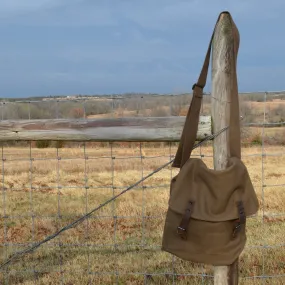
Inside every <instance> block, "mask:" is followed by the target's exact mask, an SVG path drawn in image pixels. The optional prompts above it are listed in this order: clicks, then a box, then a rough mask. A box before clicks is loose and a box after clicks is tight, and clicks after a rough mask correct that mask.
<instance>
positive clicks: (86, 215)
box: [0, 126, 229, 269]
mask: <svg viewBox="0 0 285 285" xmlns="http://www.w3.org/2000/svg"><path fill="white" fill-rule="evenodd" d="M228 128H229V126H226V127H224V128H222V129H221V130H220V131H218V132H217V133H215V134H212V135H210V136H207V137H206V138H204V139H202V140H201V141H200V142H198V143H196V144H195V145H194V147H193V149H195V148H197V147H199V146H201V145H202V144H203V143H205V142H206V141H209V140H212V139H214V138H215V137H217V136H218V135H220V134H221V133H223V132H224V131H226V130H227V129H228ZM173 161H174V159H172V160H170V161H169V162H167V163H165V164H163V165H162V166H160V167H159V168H157V169H155V170H154V171H152V172H151V173H149V174H148V175H146V176H144V177H143V178H142V179H140V180H139V181H137V182H136V183H134V184H132V185H131V186H129V187H128V188H126V189H125V190H123V191H121V192H120V193H119V194H117V195H113V197H112V198H110V199H109V200H107V201H105V202H104V203H102V204H100V205H99V206H98V207H96V208H94V209H93V210H91V211H90V212H88V213H87V214H85V215H84V216H82V217H80V218H79V219H77V220H75V221H74V222H72V223H70V224H69V225H67V226H65V227H63V228H61V229H60V230H59V231H57V232H55V233H54V234H52V235H50V236H48V237H46V238H45V239H44V240H42V241H41V242H38V243H36V244H34V245H33V246H31V247H29V248H27V249H24V250H22V251H19V252H16V253H15V254H13V255H12V256H11V257H10V258H9V259H8V260H6V261H5V262H3V263H2V264H0V269H1V268H3V267H5V266H6V265H8V264H9V263H11V262H12V261H13V260H15V259H17V258H19V257H20V256H23V255H25V254H28V253H30V252H32V251H34V250H35V249H36V248H38V247H40V246H41V245H42V244H44V243H46V242H48V241H50V240H52V239H54V238H55V237H57V236H58V235H60V234H61V233H62V232H64V231H66V230H69V229H71V228H74V227H75V226H77V225H78V224H80V223H81V222H83V221H84V220H85V219H87V218H88V217H90V216H91V215H92V214H93V213H94V212H96V211H98V210H99V209H101V208H102V207H104V206H106V205H107V204H109V203H111V202H112V201H114V200H116V199H117V198H119V197H120V196H122V195H123V194H124V193H126V192H128V191H129V190H131V189H133V188H134V187H135V186H137V185H139V184H140V183H142V182H143V181H144V180H146V179H148V178H149V177H151V176H153V175H154V174H155V173H157V172H159V171H160V170H161V169H163V168H165V167H167V166H168V165H170V164H171V163H172V162H173ZM59 216H60V214H59Z"/></svg>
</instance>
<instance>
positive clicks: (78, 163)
mask: <svg viewBox="0 0 285 285" xmlns="http://www.w3.org/2000/svg"><path fill="white" fill-rule="evenodd" d="M283 133H284V132H283ZM175 150H176V146H172V147H171V148H170V147H166V146H161V145H160V144H159V143H157V144H154V145H153V146H145V145H143V144H142V148H141V149H140V147H139V144H135V143H133V144H132V145H131V147H128V146H125V147H123V146H114V147H113V148H112V153H111V149H110V147H102V146H99V145H97V146H96V145H93V146H92V147H91V146H89V145H87V147H86V149H84V148H83V147H77V148H75V147H70V148H69V147H65V148H62V149H58V150H57V149H55V148H47V149H37V148H31V149H30V148H29V147H4V148H3V154H2V157H3V158H4V161H2V167H1V176H2V199H1V200H0V201H1V202H0V209H1V221H0V232H1V234H0V245H1V247H0V263H2V262H3V261H4V260H5V259H6V258H7V257H8V256H10V255H11V254H12V253H13V252H15V251H18V250H22V249H24V248H25V247H26V246H27V245H28V244H29V243H32V242H35V241H40V240H42V239H43V238H45V237H46V236H48V235H50V234H53V233H54V232H55V231H56V230H58V229H60V228H61V227H62V226H65V225H67V224H68V223H70V222H72V221H74V220H75V219H76V218H78V217H80V216H81V215H83V214H84V213H86V212H88V211H90V210H91V209H92V208H95V207H96V206H98V205H99V204H100V203H102V202H104V201H105V200H107V199H109V198H111V197H112V196H113V195H114V194H117V193H119V192H120V191H121V190H123V189H125V188H126V187H127V186H129V185H131V184H132V183H135V182H136V181H138V180H139V179H141V178H142V176H145V175H147V174H148V173H150V172H152V171H153V170H155V169H156V168H158V167H159V166H161V165H162V164H164V163H166V162H167V161H169V159H170V154H172V155H173V154H174V153H175ZM263 151H264V152H265V153H266V154H267V155H266V156H264V157H262V156H261V154H262V148H261V146H260V145H256V146H252V145H251V146H248V147H244V148H243V149H242V152H243V161H244V162H245V164H246V166H247V167H248V170H249V173H250V176H251V179H252V181H253V184H254V186H255V190H256V193H257V195H258V198H259V202H260V211H259V213H258V215H257V216H256V217H252V218H250V219H249V220H248V228H247V234H248V241H247V246H246V249H245V250H244V252H243V254H242V256H241V258H240V284H246V285H249V284H272V285H274V284H280V285H281V284H285V245H284V243H285V239H284V236H285V203H284V201H285V175H284V173H285V146H280V145H279V146H270V145H265V147H264V150H263ZM200 154H203V157H202V159H203V160H204V161H205V162H206V163H207V165H208V166H209V167H212V157H211V156H212V147H211V146H204V147H202V148H201V149H197V150H195V152H194V155H200ZM111 155H112V157H113V159H111ZM142 156H143V158H142ZM30 158H32V160H31V159H30ZM176 172H177V170H176V169H171V167H167V168H165V169H163V170H161V171H160V172H158V173H157V174H155V175H153V176H152V177H150V178H149V179H147V180H145V181H144V182H143V183H142V184H140V185H139V186H138V187H137V188H135V189H132V190H130V191H129V192H127V193H126V194H124V195H123V196H121V197H120V198H118V200H116V201H115V202H114V203H113V202H112V203H110V204H109V205H107V206H105V207H104V208H102V209H101V210H100V211H98V212H96V213H95V214H94V215H92V217H90V218H89V219H88V221H85V222H83V223H82V224H80V225H78V226H77V227H75V228H73V229H70V230H68V231H66V232H63V233H62V234H61V235H59V236H58V237H56V238H55V239H53V240H52V241H50V242H48V243H46V244H44V245H42V246H41V247H39V248H38V249H37V250H36V251H35V252H34V253H32V254H28V255H26V256H24V257H21V258H19V260H17V261H15V262H13V263H11V264H10V265H9V266H8V267H6V269H7V271H6V272H2V273H0V274H1V278H0V284H22V285H31V284H40V285H47V284H50V285H51V284H52V285H54V284H67V285H72V284H78V285H80V284H82V285H83V284H191V285H192V284H193V285H195V284H213V279H212V274H213V271H212V267H211V266H203V265H200V264H193V263H191V262H186V261H183V260H180V259H178V258H175V257H173V256H171V255H170V254H168V253H165V252H162V251H161V250H160V246H161V235H162V230H163V225H164V218H165V212H166V210H167V202H168V197H169V182H170V179H171V177H172V176H173V175H175V174H176ZM274 185H275V186H274ZM4 215H6V216H7V218H5V219H4V218H3V216H4ZM88 273H89V274H88ZM254 276H255V277H254ZM262 276H267V278H261V277H262ZM5 282H6V283H5Z"/></svg>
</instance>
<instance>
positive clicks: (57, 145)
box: [54, 141, 65, 148]
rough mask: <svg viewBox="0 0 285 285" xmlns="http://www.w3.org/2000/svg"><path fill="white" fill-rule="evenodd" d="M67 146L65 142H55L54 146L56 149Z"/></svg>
mask: <svg viewBox="0 0 285 285" xmlns="http://www.w3.org/2000/svg"><path fill="white" fill-rule="evenodd" d="M64 145H65V141H55V143H54V146H55V147H56V148H63V147H64Z"/></svg>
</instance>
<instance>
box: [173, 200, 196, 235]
mask: <svg viewBox="0 0 285 285" xmlns="http://www.w3.org/2000/svg"><path fill="white" fill-rule="evenodd" d="M193 205H194V202H193V201H190V202H189V203H188V205H187V208H186V210H185V214H184V216H183V218H182V220H181V222H180V225H179V226H178V227H177V234H178V235H179V236H180V237H181V238H182V239H184V240H186V239H187V228H188V224H189V221H190V218H191V215H192V212H193Z"/></svg>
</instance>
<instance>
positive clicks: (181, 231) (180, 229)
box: [177, 226, 187, 239]
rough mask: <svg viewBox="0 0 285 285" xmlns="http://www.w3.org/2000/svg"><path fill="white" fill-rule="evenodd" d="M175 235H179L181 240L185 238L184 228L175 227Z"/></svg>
mask: <svg viewBox="0 0 285 285" xmlns="http://www.w3.org/2000/svg"><path fill="white" fill-rule="evenodd" d="M177 233H178V234H179V235H180V237H181V238H182V239H186V238H187V231H186V229H184V228H181V227H180V226H178V227H177Z"/></svg>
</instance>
